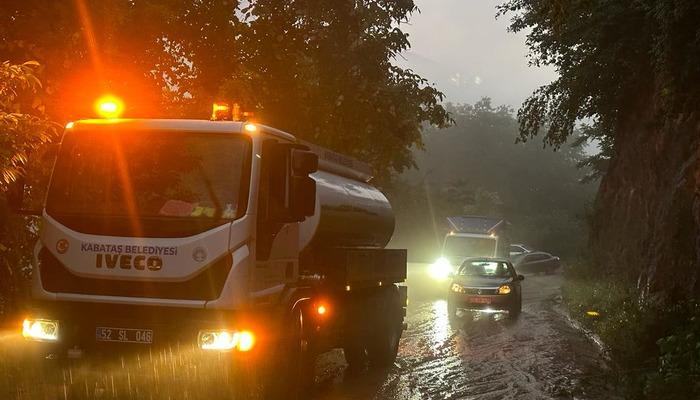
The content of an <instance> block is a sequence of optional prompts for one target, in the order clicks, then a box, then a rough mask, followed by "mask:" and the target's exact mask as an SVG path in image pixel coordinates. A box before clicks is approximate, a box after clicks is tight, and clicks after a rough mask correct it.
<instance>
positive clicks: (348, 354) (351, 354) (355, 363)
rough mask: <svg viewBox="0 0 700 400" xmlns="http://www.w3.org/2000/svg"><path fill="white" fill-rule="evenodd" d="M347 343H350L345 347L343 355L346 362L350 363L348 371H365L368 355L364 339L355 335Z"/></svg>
mask: <svg viewBox="0 0 700 400" xmlns="http://www.w3.org/2000/svg"><path fill="white" fill-rule="evenodd" d="M347 341H348V343H346V344H345V346H343V354H344V355H345V362H346V363H348V369H349V370H351V371H360V370H362V369H364V368H365V364H366V363H367V353H366V352H365V345H364V344H363V343H362V339H361V338H360V337H358V336H355V335H353V337H352V338H348V339H347Z"/></svg>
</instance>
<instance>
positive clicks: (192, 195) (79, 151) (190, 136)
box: [47, 129, 250, 220]
mask: <svg viewBox="0 0 700 400" xmlns="http://www.w3.org/2000/svg"><path fill="white" fill-rule="evenodd" d="M249 153H250V144H249V141H248V139H247V138H246V137H245V136H242V135H222V134H207V133H190V132H163V131H125V130H118V129H113V130H110V129H104V130H95V131H88V132H85V131H79V132H71V131H68V132H67V133H66V135H65V137H64V138H63V142H62V145H61V151H60V153H59V156H58V159H57V160H56V166H55V168H54V173H53V177H52V181H51V185H50V188H49V193H48V196H47V212H48V213H49V214H51V215H64V216H71V215H72V216H79V215H80V216H94V217H104V216H113V217H129V218H132V219H133V218H146V219H148V218H151V219H160V220H164V219H209V220H214V219H218V220H220V219H235V218H237V217H240V216H241V215H242V214H243V213H244V212H245V205H246V204H245V198H246V196H247V182H248V172H247V171H248V170H249V163H250V161H249V160H250V154H249Z"/></svg>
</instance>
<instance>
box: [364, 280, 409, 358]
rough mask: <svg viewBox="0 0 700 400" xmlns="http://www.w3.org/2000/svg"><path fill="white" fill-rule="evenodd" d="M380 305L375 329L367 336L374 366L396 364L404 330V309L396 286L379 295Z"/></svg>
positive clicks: (368, 355)
mask: <svg viewBox="0 0 700 400" xmlns="http://www.w3.org/2000/svg"><path fill="white" fill-rule="evenodd" d="M379 304H380V306H379V307H377V308H376V312H375V314H374V318H373V319H374V326H375V327H376V328H375V330H374V331H373V332H372V334H371V335H368V337H367V357H368V358H369V362H370V365H372V366H373V367H379V368H385V367H389V366H391V365H393V364H394V361H395V360H396V355H397V353H398V351H399V339H401V332H402V330H403V326H402V322H403V310H402V308H403V307H402V305H401V304H400V301H399V295H398V291H397V290H395V288H391V289H389V290H385V291H383V292H382V293H381V294H380V297H379Z"/></svg>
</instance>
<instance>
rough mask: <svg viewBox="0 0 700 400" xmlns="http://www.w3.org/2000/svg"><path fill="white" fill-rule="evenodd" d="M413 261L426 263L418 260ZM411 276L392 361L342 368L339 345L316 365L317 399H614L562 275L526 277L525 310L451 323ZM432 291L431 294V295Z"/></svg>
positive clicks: (443, 309)
mask: <svg viewBox="0 0 700 400" xmlns="http://www.w3.org/2000/svg"><path fill="white" fill-rule="evenodd" d="M413 268H421V266H420V265H414V266H413ZM413 280H414V282H416V283H417V284H415V285H411V278H410V277H409V288H410V289H409V291H410V292H409V293H411V294H410V303H409V314H408V324H409V329H408V330H407V331H406V332H404V335H403V338H402V340H401V346H400V350H399V357H398V359H397V362H396V364H395V366H394V368H392V369H390V370H388V371H383V372H378V373H365V374H358V375H355V376H351V375H346V374H345V373H344V370H345V366H344V363H343V361H342V353H341V352H340V351H338V352H333V353H330V354H327V355H325V356H323V357H322V358H321V360H319V363H318V365H317V381H318V384H317V394H316V396H315V398H318V399H611V398H616V397H617V396H616V395H615V392H614V388H613V387H612V385H611V383H610V382H609V379H608V377H609V375H610V371H609V369H608V367H607V365H606V363H605V360H604V357H603V356H602V354H601V352H600V350H599V348H598V347H597V346H596V345H595V344H594V343H593V341H592V340H590V339H589V338H588V337H586V336H585V334H584V333H582V332H581V331H579V330H577V329H576V328H575V327H574V326H573V325H572V324H571V323H570V322H569V320H568V318H567V317H566V315H565V313H564V312H563V311H562V310H561V308H560V306H559V304H558V301H559V299H560V296H559V291H560V286H561V282H562V278H561V276H559V275H551V276H527V278H526V280H525V281H524V282H523V312H522V314H521V315H520V317H519V318H518V319H517V320H516V321H513V320H511V319H510V318H508V317H507V316H506V315H498V314H496V315H477V316H475V317H473V319H469V320H466V319H464V320H462V321H460V322H459V323H456V324H452V325H451V324H450V323H449V321H448V318H447V308H446V307H447V304H446V302H445V301H444V300H442V299H440V298H439V294H438V293H440V292H442V291H441V290H440V291H438V292H437V293H436V291H435V290H431V288H429V287H426V286H425V283H426V282H427V280H425V279H423V278H421V275H420V273H415V274H414V276H413ZM431 293H432V294H431Z"/></svg>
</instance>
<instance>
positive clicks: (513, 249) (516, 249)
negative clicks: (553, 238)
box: [508, 243, 535, 258]
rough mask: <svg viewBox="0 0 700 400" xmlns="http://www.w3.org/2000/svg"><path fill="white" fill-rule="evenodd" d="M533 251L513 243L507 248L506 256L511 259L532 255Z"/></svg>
mask: <svg viewBox="0 0 700 400" xmlns="http://www.w3.org/2000/svg"><path fill="white" fill-rule="evenodd" d="M533 251H535V250H534V249H531V248H529V247H528V246H525V245H524V244H521V243H515V244H511V245H510V246H508V255H509V256H510V257H511V258H513V257H517V256H520V255H523V254H525V253H532V252H533Z"/></svg>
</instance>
